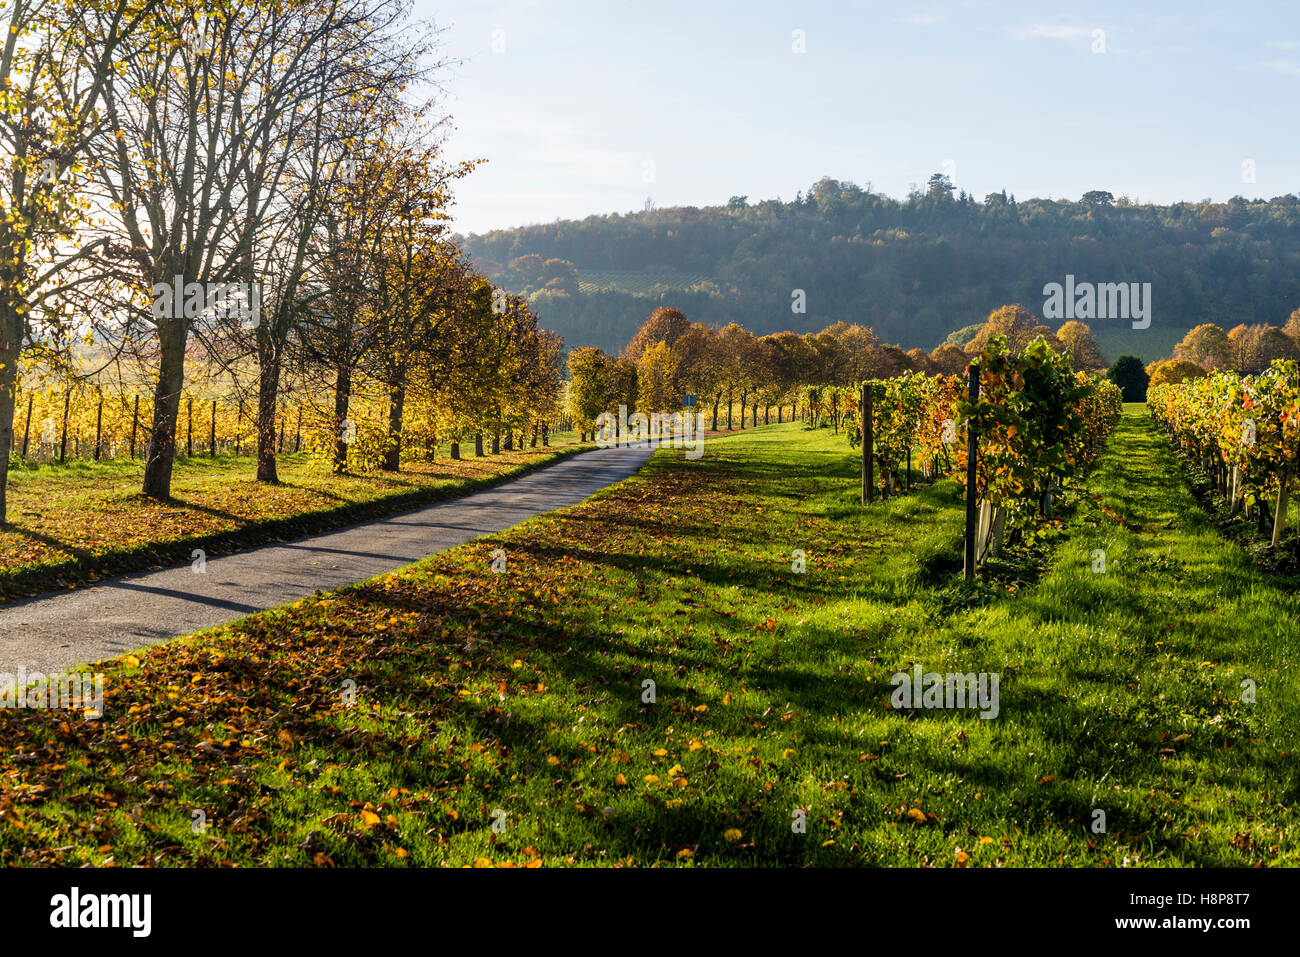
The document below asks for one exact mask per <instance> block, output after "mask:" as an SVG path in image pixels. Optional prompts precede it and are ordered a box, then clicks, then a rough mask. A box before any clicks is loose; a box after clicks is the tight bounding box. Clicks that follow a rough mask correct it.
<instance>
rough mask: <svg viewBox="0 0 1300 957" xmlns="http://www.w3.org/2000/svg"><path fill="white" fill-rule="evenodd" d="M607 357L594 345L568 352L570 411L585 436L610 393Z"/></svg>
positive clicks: (594, 426) (593, 425)
mask: <svg viewBox="0 0 1300 957" xmlns="http://www.w3.org/2000/svg"><path fill="white" fill-rule="evenodd" d="M608 365H609V364H608V357H607V356H606V355H605V352H604V351H603V350H601V349H598V348H596V347H595V346H584V347H583V348H581V349H574V350H573V351H572V352H570V353H569V363H568V367H569V394H568V403H569V414H570V415H571V416H573V421H574V423H575V424H576V425H577V426H578V430H579V431H580V432H581V433H582V437H583V438H584V439H585V438H586V435H587V433H588V432H591V431H592V430H594V429H595V428H596V418H597V417H598V416H599V415H600V414H601V413H602V412H604V411H605V405H606V402H607V397H608V395H609V379H608V375H607V370H608Z"/></svg>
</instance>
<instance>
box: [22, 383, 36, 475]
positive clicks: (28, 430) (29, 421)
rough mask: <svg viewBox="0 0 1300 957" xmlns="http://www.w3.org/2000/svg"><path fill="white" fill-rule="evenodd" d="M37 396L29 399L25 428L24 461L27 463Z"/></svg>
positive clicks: (31, 396)
mask: <svg viewBox="0 0 1300 957" xmlns="http://www.w3.org/2000/svg"><path fill="white" fill-rule="evenodd" d="M35 398H36V396H35V395H34V394H33V395H29V396H28V397H27V424H26V425H24V426H23V461H24V462H26V461H27V442H28V440H29V439H30V438H31V437H32V401H33V400H34V399H35Z"/></svg>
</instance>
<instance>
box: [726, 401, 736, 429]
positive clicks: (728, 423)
mask: <svg viewBox="0 0 1300 957" xmlns="http://www.w3.org/2000/svg"><path fill="white" fill-rule="evenodd" d="M735 405H736V394H735V393H734V392H728V393H727V431H728V432H730V431H731V410H732V408H734V407H735Z"/></svg>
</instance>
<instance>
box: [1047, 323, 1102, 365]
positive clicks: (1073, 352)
mask: <svg viewBox="0 0 1300 957" xmlns="http://www.w3.org/2000/svg"><path fill="white" fill-rule="evenodd" d="M1056 339H1057V341H1059V342H1060V344H1061V351H1062V352H1064V353H1065V354H1066V355H1068V356H1069V357H1070V367H1071V368H1073V369H1075V370H1083V371H1085V372H1094V371H1096V370H1098V369H1103V368H1105V365H1106V362H1105V359H1103V358H1102V354H1101V345H1100V344H1099V343H1098V342H1097V337H1096V336H1094V335H1093V334H1092V329H1091V327H1089V325H1088V324H1087V323H1086V322H1079V321H1078V320H1077V319H1071V320H1070V321H1069V322H1067V323H1065V324H1064V325H1063V326H1061V328H1059V329H1057V330H1056Z"/></svg>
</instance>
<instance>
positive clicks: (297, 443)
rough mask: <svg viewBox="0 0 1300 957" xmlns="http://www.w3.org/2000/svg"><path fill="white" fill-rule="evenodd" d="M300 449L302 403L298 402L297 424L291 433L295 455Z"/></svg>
mask: <svg viewBox="0 0 1300 957" xmlns="http://www.w3.org/2000/svg"><path fill="white" fill-rule="evenodd" d="M301 449H302V403H301V402H299V403H298V425H297V428H296V430H295V431H294V433H293V451H294V454H295V455H297V454H298V452H299V451H300V450H301Z"/></svg>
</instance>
